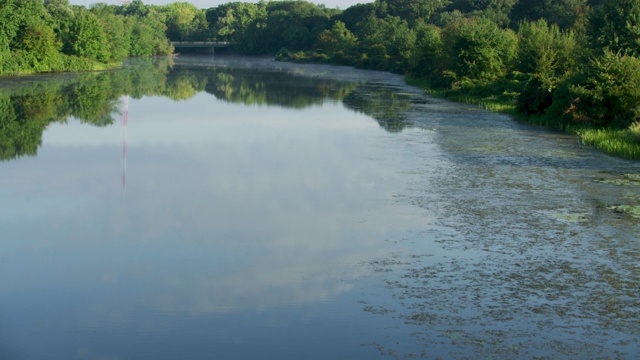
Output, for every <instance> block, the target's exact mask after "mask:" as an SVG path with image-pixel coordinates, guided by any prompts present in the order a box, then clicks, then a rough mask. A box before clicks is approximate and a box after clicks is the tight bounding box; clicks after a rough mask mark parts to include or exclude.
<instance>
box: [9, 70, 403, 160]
mask: <svg viewBox="0 0 640 360" xmlns="http://www.w3.org/2000/svg"><path fill="white" fill-rule="evenodd" d="M195 59H196V60H194V59H190V58H186V59H184V60H183V59H181V60H179V61H178V62H174V61H173V60H172V59H160V60H156V61H153V62H152V61H145V60H136V61H132V62H131V63H130V64H128V65H127V66H126V67H124V68H123V69H122V70H118V71H108V72H99V73H84V74H81V75H65V76H41V77H39V78H36V79H33V78H29V79H21V80H19V81H15V80H14V81H9V80H4V81H0V159H1V160H11V159H16V158H19V157H21V156H25V155H27V156H35V155H36V154H37V150H38V147H39V146H40V145H41V143H42V133H43V131H44V129H46V128H47V126H48V125H49V124H52V123H57V122H65V121H66V120H67V119H68V118H69V117H73V118H77V119H79V120H80V121H82V122H83V123H88V124H92V125H95V126H107V125H111V124H113V123H114V122H115V119H117V118H118V117H119V115H118V109H119V99H121V98H122V96H123V95H130V96H131V97H132V98H134V99H140V98H142V97H143V96H163V97H168V98H170V99H172V100H176V101H181V100H187V99H190V98H192V97H194V96H196V94H198V93H202V92H206V93H208V94H211V95H213V96H215V97H216V98H217V99H220V100H224V101H228V102H230V103H237V104H245V105H257V106H263V105H265V106H280V107H284V108H292V109H305V108H308V107H311V106H320V105H321V104H323V103H324V102H327V101H335V102H340V103H344V105H345V106H346V107H347V108H350V109H353V110H354V111H358V112H362V113H364V114H367V115H369V116H371V117H373V118H374V119H376V120H377V121H378V122H379V124H380V126H382V127H383V128H385V129H386V130H388V131H391V132H397V131H401V130H402V129H404V128H406V127H407V126H408V123H407V122H406V121H405V120H404V119H403V117H402V113H403V112H404V111H406V110H407V109H408V106H409V100H408V99H407V98H406V97H402V96H401V95H400V96H399V95H397V94H395V93H394V92H393V89H384V88H375V90H371V89H368V90H367V89H366V88H365V87H363V86H360V85H364V84H363V81H362V78H360V80H359V82H358V81H354V80H353V79H347V80H340V79H343V78H349V77H352V76H353V74H349V73H348V70H344V69H342V70H341V71H343V72H344V76H342V74H335V73H333V72H334V71H332V72H331V73H329V70H316V72H313V71H312V72H309V71H307V72H305V71H302V70H301V69H302V67H300V66H298V67H295V66H293V65H291V64H273V62H272V61H270V60H263V63H264V64H261V65H262V68H263V70H262V71H260V72H256V71H254V69H253V68H252V67H253V66H254V65H255V61H254V62H248V63H247V64H245V66H244V67H243V66H242V63H243V62H246V61H247V60H244V59H238V58H232V59H231V60H228V61H227V62H215V63H212V62H204V63H203V62H202V61H199V62H198V61H197V59H198V58H195ZM232 65H233V66H232ZM264 65H268V66H266V68H265V66H264ZM283 67H290V69H283ZM318 68H319V69H322V68H321V67H318Z"/></svg>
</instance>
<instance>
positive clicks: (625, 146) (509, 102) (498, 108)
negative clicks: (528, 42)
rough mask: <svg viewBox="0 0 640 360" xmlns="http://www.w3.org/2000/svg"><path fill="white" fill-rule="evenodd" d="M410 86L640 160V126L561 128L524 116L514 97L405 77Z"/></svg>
mask: <svg viewBox="0 0 640 360" xmlns="http://www.w3.org/2000/svg"><path fill="white" fill-rule="evenodd" d="M406 81H407V83H408V84H411V85H414V86H418V87H420V88H421V89H422V90H424V92H425V93H426V94H428V95H431V96H435V97H440V98H445V99H448V100H452V101H456V102H462V103H467V104H475V105H478V106H481V107H483V108H485V109H487V110H490V111H494V112H500V113H505V114H509V115H511V116H512V117H513V118H514V119H515V120H517V121H523V122H526V123H530V124H534V125H538V126H545V127H549V128H553V129H555V130H557V131H562V132H566V133H569V134H573V135H575V136H576V137H577V138H578V139H579V140H580V142H581V143H582V144H583V145H586V146H591V147H593V148H595V149H597V150H599V151H602V152H604V153H606V154H609V155H612V156H615V157H619V158H623V159H628V160H640V123H635V124H634V125H632V126H631V127H629V128H628V129H623V130H620V129H605V128H603V129H598V128H593V127H590V126H587V125H578V124H576V125H568V126H564V127H560V126H558V125H557V123H558V122H554V121H551V119H549V117H548V115H525V114H522V113H520V112H518V111H517V110H516V105H515V97H507V96H505V97H496V96H491V97H482V96H474V95H471V94H468V93H463V92H461V91H454V90H437V89H433V88H431V87H429V85H428V84H427V83H425V82H424V81H420V80H417V79H413V78H406Z"/></svg>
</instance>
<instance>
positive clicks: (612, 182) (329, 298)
mask: <svg viewBox="0 0 640 360" xmlns="http://www.w3.org/2000/svg"><path fill="white" fill-rule="evenodd" d="M0 116H2V118H0V160H2V162H0V201H1V202H2V207H1V208H0V234H1V235H0V358H1V359H6V360H22V359H28V360H39V359H43V360H44V359H47V360H57V359H258V358H259V359H279V360H283V359H351V360H357V359H404V358H424V359H637V358H638V356H639V354H640V164H639V163H637V162H632V161H626V160H621V159H617V158H613V157H610V156H607V155H603V154H601V153H599V152H597V151H594V150H593V149H591V148H589V147H585V146H582V145H581V144H580V143H579V142H578V140H577V139H576V138H575V137H573V136H569V135H566V134H561V133H556V132H553V131H550V130H548V129H544V128H538V127H533V126H529V125H526V124H522V123H518V122H516V121H514V120H513V119H511V118H510V117H508V116H506V115H501V114H496V113H491V112H488V111H485V110H482V109H479V108H477V107H475V106H471V105H464V104H457V103H452V102H448V101H445V100H441V99H435V98H431V97H428V96H426V95H424V94H423V93H422V92H421V91H420V90H419V89H416V88H414V87H410V86H407V85H405V84H404V82H403V79H402V78H401V77H400V76H396V75H392V74H388V73H382V72H373V71H364V70H356V69H353V68H347V67H334V66H324V65H297V64H291V63H283V62H275V61H272V60H270V59H263V58H253V59H252V58H239V57H230V56H229V57H225V56H219V57H207V56H191V57H190V56H182V57H179V58H176V59H158V60H156V61H153V62H152V61H144V60H132V61H131V62H129V63H128V64H126V66H124V67H123V68H122V69H119V70H113V71H106V72H92V73H82V74H65V75H43V76H34V77H26V78H19V79H16V78H13V79H11V78H6V79H0Z"/></svg>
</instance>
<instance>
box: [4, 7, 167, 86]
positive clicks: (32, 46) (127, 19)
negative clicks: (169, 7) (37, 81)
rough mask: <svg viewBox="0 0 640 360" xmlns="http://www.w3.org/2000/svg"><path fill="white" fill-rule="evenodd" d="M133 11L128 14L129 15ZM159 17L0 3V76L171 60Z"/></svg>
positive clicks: (142, 11) (141, 10)
mask: <svg viewBox="0 0 640 360" xmlns="http://www.w3.org/2000/svg"><path fill="white" fill-rule="evenodd" d="M129 7H131V9H132V11H129ZM165 29H166V26H165V24H164V22H163V21H162V19H161V17H160V16H159V15H158V12H157V11H155V12H154V11H150V10H148V9H146V8H145V7H144V5H143V4H142V1H140V0H136V1H134V2H132V3H131V4H130V5H123V6H113V5H106V4H101V3H99V4H96V5H94V6H93V7H92V8H91V9H87V8H85V7H82V6H72V5H69V2H68V0H20V1H18V0H0V75H5V74H21V73H32V72H47V71H67V70H84V69H93V68H96V67H100V66H104V65H105V64H110V63H114V62H120V61H122V60H123V59H125V58H126V57H128V56H151V55H160V54H169V53H170V52H171V50H172V49H171V46H170V44H169V41H168V39H167V35H166V33H165Z"/></svg>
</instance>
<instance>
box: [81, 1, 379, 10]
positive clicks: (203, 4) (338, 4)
mask: <svg viewBox="0 0 640 360" xmlns="http://www.w3.org/2000/svg"><path fill="white" fill-rule="evenodd" d="M178 1H179V0H143V2H144V3H145V4H147V5H167V4H171V3H174V2H178ZM233 1H236V0H186V2H189V3H191V4H193V5H195V6H196V7H198V8H200V9H208V8H212V7H216V6H218V5H220V4H226V3H229V2H233ZM258 1H259V0H251V1H245V2H250V3H257V2H258ZM308 1H310V2H312V3H315V4H323V5H325V6H326V7H328V8H340V9H346V8H348V7H350V6H352V5H355V4H357V3H368V2H372V1H373V0H308ZM98 2H103V3H106V4H116V5H119V4H121V3H122V1H121V0H69V3H70V4H71V5H85V6H89V5H91V4H94V3H98Z"/></svg>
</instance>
